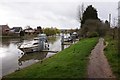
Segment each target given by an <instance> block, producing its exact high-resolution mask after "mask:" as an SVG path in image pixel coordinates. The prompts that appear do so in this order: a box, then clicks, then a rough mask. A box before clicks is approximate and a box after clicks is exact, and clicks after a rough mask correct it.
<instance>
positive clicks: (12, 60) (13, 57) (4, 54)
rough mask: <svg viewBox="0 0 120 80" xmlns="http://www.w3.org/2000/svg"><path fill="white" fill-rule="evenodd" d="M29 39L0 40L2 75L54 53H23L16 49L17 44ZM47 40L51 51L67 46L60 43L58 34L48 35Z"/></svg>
mask: <svg viewBox="0 0 120 80" xmlns="http://www.w3.org/2000/svg"><path fill="white" fill-rule="evenodd" d="M30 40H31V39H26V40H23V39H20V38H15V39H3V40H2V42H1V43H2V47H0V58H2V76H4V75H7V74H9V73H11V72H14V71H16V70H19V69H21V68H24V67H27V66H29V65H31V64H33V63H36V62H38V61H40V60H42V59H44V58H47V57H50V56H52V55H54V54H56V53H51V52H36V53H29V54H24V52H22V51H21V50H19V49H18V44H20V43H23V42H28V41H30ZM48 40H49V41H48V42H49V45H50V47H49V50H51V51H61V50H63V49H64V48H66V47H68V46H69V45H67V46H63V45H61V37H60V36H56V37H49V38H48ZM0 45H1V44H0ZM21 53H22V54H21Z"/></svg>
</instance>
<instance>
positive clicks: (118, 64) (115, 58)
mask: <svg viewBox="0 0 120 80" xmlns="http://www.w3.org/2000/svg"><path fill="white" fill-rule="evenodd" d="M105 40H106V41H107V42H108V46H107V47H106V48H105V50H104V51H105V55H106V57H107V59H108V62H109V64H110V66H111V68H112V71H113V74H115V76H116V77H117V78H120V58H119V57H120V56H119V53H118V40H113V39H112V38H110V37H107V38H105Z"/></svg>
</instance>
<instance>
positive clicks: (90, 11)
mask: <svg viewBox="0 0 120 80" xmlns="http://www.w3.org/2000/svg"><path fill="white" fill-rule="evenodd" d="M88 19H99V18H98V14H97V10H96V9H95V8H94V7H92V5H89V6H88V7H87V8H86V10H85V11H84V13H83V16H82V20H81V28H82V27H83V24H84V23H85V21H86V20H88Z"/></svg>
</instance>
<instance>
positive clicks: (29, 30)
mask: <svg viewBox="0 0 120 80" xmlns="http://www.w3.org/2000/svg"><path fill="white" fill-rule="evenodd" d="M24 32H25V34H28V35H33V34H34V33H35V30H34V29H32V28H28V29H25V30H24Z"/></svg>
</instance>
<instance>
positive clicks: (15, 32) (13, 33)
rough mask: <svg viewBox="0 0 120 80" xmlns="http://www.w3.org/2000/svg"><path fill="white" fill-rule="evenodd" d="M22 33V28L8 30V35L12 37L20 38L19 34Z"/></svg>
mask: <svg viewBox="0 0 120 80" xmlns="http://www.w3.org/2000/svg"><path fill="white" fill-rule="evenodd" d="M21 31H22V27H13V28H12V29H10V34H11V35H14V36H20V32H21Z"/></svg>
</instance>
